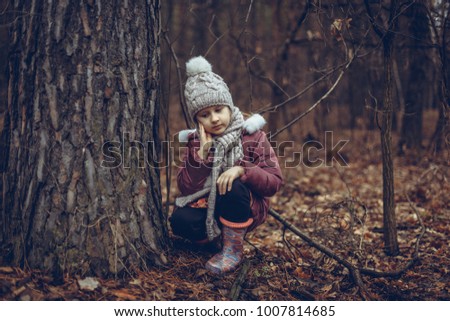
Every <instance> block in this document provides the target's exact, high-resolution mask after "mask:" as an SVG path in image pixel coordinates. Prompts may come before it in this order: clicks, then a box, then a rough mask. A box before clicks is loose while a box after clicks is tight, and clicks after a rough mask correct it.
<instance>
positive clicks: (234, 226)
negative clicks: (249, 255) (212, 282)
mask: <svg viewBox="0 0 450 321" xmlns="http://www.w3.org/2000/svg"><path fill="white" fill-rule="evenodd" d="M220 222H221V223H222V224H223V227H222V237H223V248H222V251H221V252H220V253H217V254H216V255H214V256H213V257H212V258H211V259H210V260H209V261H208V262H206V269H207V270H208V271H210V272H212V273H214V274H224V273H227V272H232V271H234V270H235V269H236V268H237V267H238V266H239V263H241V261H242V258H243V256H244V236H245V232H247V228H248V227H249V226H250V225H251V224H252V223H253V219H252V218H250V219H249V220H248V221H247V222H244V223H234V222H230V221H227V220H225V219H224V218H222V217H221V218H220Z"/></svg>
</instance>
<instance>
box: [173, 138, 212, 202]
mask: <svg viewBox="0 0 450 321" xmlns="http://www.w3.org/2000/svg"><path fill="white" fill-rule="evenodd" d="M199 148H200V142H199V141H198V140H196V139H193V138H192V139H190V140H189V141H188V143H187V146H186V152H185V154H184V156H183V161H182V162H181V164H180V165H181V166H180V168H179V170H178V175H177V184H178V189H179V190H180V192H181V194H182V195H190V194H193V193H195V192H198V191H199V190H201V189H202V188H203V184H204V183H205V181H206V179H207V178H208V176H209V175H210V173H211V169H212V164H213V162H212V156H211V155H209V157H208V158H207V159H206V160H203V159H201V158H200V157H199V156H198V155H197V151H198V150H199Z"/></svg>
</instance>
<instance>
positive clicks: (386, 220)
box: [364, 0, 399, 255]
mask: <svg viewBox="0 0 450 321" xmlns="http://www.w3.org/2000/svg"><path fill="white" fill-rule="evenodd" d="M364 2H365V5H366V8H367V12H368V14H369V16H370V19H371V22H372V26H373V28H374V30H375V32H376V33H377V35H378V36H379V37H380V39H381V40H382V43H383V57H384V97H383V109H382V110H381V111H380V113H381V128H380V129H381V132H380V136H381V152H382V159H383V224H384V226H383V234H384V244H385V250H386V253H387V254H388V255H397V254H398V252H399V247H398V239H397V222H396V216H395V204H394V163H393V160H392V133H391V132H392V115H393V111H394V110H393V104H392V82H393V80H392V63H393V60H392V53H393V47H394V37H395V32H396V29H397V23H398V10H399V6H398V2H397V0H391V1H389V4H390V7H389V18H388V21H386V22H385V23H382V22H380V21H376V20H375V19H376V17H375V16H374V14H373V13H372V8H371V4H370V3H369V1H368V0H365V1H364ZM380 10H381V9H380ZM381 17H382V15H381ZM379 20H381V19H379ZM380 26H382V27H380ZM382 28H383V29H382Z"/></svg>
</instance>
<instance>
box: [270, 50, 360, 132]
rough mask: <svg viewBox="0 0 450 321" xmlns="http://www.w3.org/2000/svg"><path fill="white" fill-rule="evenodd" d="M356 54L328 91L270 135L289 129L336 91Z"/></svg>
mask: <svg viewBox="0 0 450 321" xmlns="http://www.w3.org/2000/svg"><path fill="white" fill-rule="evenodd" d="M354 58H355V56H353V57H352V58H351V59H350V61H349V62H348V63H347V65H346V66H345V67H344V68H343V69H342V70H341V72H340V74H339V76H338V78H337V79H336V81H335V82H334V84H333V85H332V86H331V87H330V89H328V91H327V92H326V93H325V94H324V95H323V96H322V97H320V99H319V100H317V101H316V102H315V103H314V104H313V105H312V106H311V107H309V108H308V109H307V110H306V111H305V112H303V113H302V114H300V115H299V116H297V117H295V118H294V119H293V120H291V121H290V122H289V123H287V124H286V125H285V126H283V127H282V128H280V129H278V130H277V131H276V132H275V133H274V134H272V135H271V136H270V137H271V138H273V137H275V136H277V135H278V134H279V133H281V132H282V131H284V130H285V129H287V128H288V127H290V126H292V125H293V124H294V123H296V122H297V121H299V120H300V119H302V118H303V117H305V116H306V115H308V114H309V113H310V112H312V111H313V110H314V109H315V108H316V107H317V106H318V105H319V104H320V103H321V102H322V101H324V100H325V99H327V98H328V96H329V95H330V94H331V93H332V92H333V91H334V89H335V88H336V86H337V85H338V84H339V82H340V81H341V79H342V76H344V74H345V72H346V71H347V69H348V67H350V65H351V63H352V62H353V60H354Z"/></svg>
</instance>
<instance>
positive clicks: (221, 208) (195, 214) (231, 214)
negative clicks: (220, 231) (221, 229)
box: [169, 179, 251, 241]
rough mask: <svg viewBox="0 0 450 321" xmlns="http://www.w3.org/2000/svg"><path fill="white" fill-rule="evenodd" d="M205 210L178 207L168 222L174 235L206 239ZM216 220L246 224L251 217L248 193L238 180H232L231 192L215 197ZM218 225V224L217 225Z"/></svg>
mask: <svg viewBox="0 0 450 321" xmlns="http://www.w3.org/2000/svg"><path fill="white" fill-rule="evenodd" d="M206 212H207V209H206V208H192V207H189V206H185V207H178V208H176V209H175V211H174V212H173V214H172V216H171V217H170V219H169V221H170V224H171V226H172V231H173V233H174V234H175V235H178V236H181V237H183V238H186V239H189V240H192V241H200V240H203V239H205V238H206V227H205V221H206ZM214 215H215V217H216V219H217V220H218V219H219V217H220V216H221V217H223V218H224V219H226V220H227V221H230V222H234V223H242V222H247V221H248V219H249V218H250V216H251V208H250V191H249V189H248V187H247V186H245V185H244V184H243V183H242V182H241V181H240V180H239V179H236V180H234V182H233V186H232V188H231V191H229V192H226V193H225V195H219V193H218V192H217V196H216V210H215V213H214ZM219 224H220V223H219Z"/></svg>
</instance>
